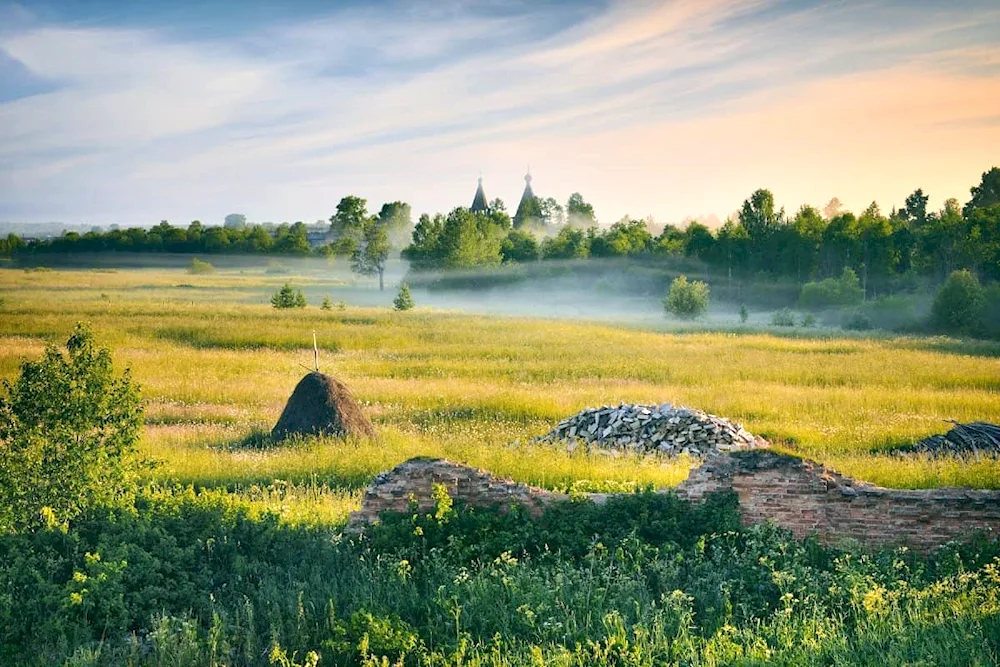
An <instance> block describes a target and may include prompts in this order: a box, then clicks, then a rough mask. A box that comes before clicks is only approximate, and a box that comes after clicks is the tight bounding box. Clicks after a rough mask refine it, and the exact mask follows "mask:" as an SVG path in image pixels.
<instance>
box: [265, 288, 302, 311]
mask: <svg viewBox="0 0 1000 667" xmlns="http://www.w3.org/2000/svg"><path fill="white" fill-rule="evenodd" d="M271 305H272V306H274V307H275V308H305V307H306V297H305V294H303V293H302V290H300V289H295V288H294V287H292V286H291V285H289V284H288V283H285V284H284V285H282V286H281V289H279V290H278V291H277V292H275V293H274V294H273V295H271Z"/></svg>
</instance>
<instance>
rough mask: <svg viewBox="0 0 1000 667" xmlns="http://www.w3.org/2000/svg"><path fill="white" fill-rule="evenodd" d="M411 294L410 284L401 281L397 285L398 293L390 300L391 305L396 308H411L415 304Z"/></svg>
mask: <svg viewBox="0 0 1000 667" xmlns="http://www.w3.org/2000/svg"><path fill="white" fill-rule="evenodd" d="M416 305H417V304H416V302H415V301H414V300H413V295H412V294H410V286H409V285H407V284H406V283H403V284H402V285H400V286H399V293H398V294H397V295H396V298H395V299H393V301H392V307H393V308H395V309H396V310H412V309H413V308H414V307H415V306H416Z"/></svg>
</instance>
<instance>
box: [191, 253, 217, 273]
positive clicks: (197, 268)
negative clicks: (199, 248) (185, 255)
mask: <svg viewBox="0 0 1000 667" xmlns="http://www.w3.org/2000/svg"><path fill="white" fill-rule="evenodd" d="M187 272H188V273H191V274H194V275H206V274H209V273H215V267H214V266H212V265H211V264H210V263H208V262H204V261H202V260H200V259H198V258H197V257H193V258H191V263H190V264H188V268H187Z"/></svg>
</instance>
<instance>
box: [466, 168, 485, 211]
mask: <svg viewBox="0 0 1000 667" xmlns="http://www.w3.org/2000/svg"><path fill="white" fill-rule="evenodd" d="M489 208H490V207H489V204H487V203H486V193H485V192H483V177H482V176H480V177H479V187H477V188H476V196H475V197H473V198H472V206H470V207H469V210H470V211H472V212H473V213H489V212H490V211H489Z"/></svg>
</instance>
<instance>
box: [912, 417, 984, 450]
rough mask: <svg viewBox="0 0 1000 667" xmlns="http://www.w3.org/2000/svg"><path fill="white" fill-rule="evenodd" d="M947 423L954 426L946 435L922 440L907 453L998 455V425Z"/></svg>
mask: <svg viewBox="0 0 1000 667" xmlns="http://www.w3.org/2000/svg"><path fill="white" fill-rule="evenodd" d="M949 421H950V422H951V423H952V424H954V425H955V426H954V427H953V428H952V429H951V430H950V431H948V433H946V434H945V435H932V436H931V437H929V438H924V439H923V440H921V441H920V442H918V443H916V444H915V445H913V447H912V448H910V449H909V451H913V452H919V453H923V454H930V455H931V456H946V455H951V454H956V455H959V456H967V455H972V456H980V455H987V456H998V455H1000V425H997V424H990V423H988V422H972V423H971V424H959V423H958V422H957V421H953V420H949Z"/></svg>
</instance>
